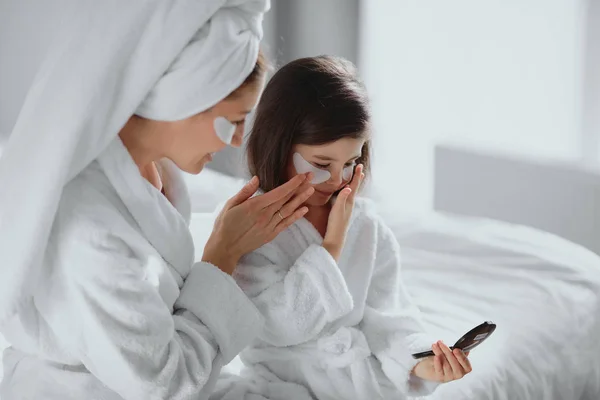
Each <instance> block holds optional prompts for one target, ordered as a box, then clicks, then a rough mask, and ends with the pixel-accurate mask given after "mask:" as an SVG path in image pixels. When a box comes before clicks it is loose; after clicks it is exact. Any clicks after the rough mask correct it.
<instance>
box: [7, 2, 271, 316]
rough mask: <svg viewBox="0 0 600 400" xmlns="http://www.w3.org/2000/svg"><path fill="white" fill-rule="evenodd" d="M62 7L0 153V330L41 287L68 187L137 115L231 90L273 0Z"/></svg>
mask: <svg viewBox="0 0 600 400" xmlns="http://www.w3.org/2000/svg"><path fill="white" fill-rule="evenodd" d="M40 1H42V0H40ZM68 4H69V7H64V8H65V9H64V14H65V17H64V20H63V23H62V25H61V27H60V28H57V29H60V32H59V33H58V34H57V35H56V38H55V41H54V43H53V44H52V45H51V46H50V48H48V49H47V56H46V59H45V60H44V61H43V63H42V65H41V67H40V69H39V71H38V74H37V76H36V78H35V80H34V82H33V84H32V86H31V89H30V91H29V93H28V95H27V98H26V100H25V103H24V105H23V107H22V109H21V112H20V114H19V118H18V120H17V122H16V124H15V127H14V129H13V131H12V133H11V135H10V139H9V141H8V143H7V144H6V146H5V148H4V151H3V155H2V158H1V159H0V255H1V256H0V257H1V259H0V260H1V262H0V264H1V265H2V267H1V268H0V326H2V324H3V323H4V322H5V321H6V320H7V319H9V318H10V317H11V316H12V315H13V314H14V313H16V312H17V310H18V308H19V306H24V305H26V304H29V303H30V302H31V297H32V296H33V294H34V292H35V291H36V289H37V288H38V283H39V277H40V275H41V274H42V271H40V268H39V267H40V266H41V265H42V263H41V258H42V256H43V254H44V250H45V248H46V245H47V241H48V236H49V233H50V228H51V225H52V223H53V221H54V217H55V214H56V210H57V207H58V203H59V199H60V196H61V193H62V191H63V188H64V186H65V185H66V184H67V182H68V181H70V180H71V179H73V178H74V177H75V176H76V175H77V174H79V173H80V172H81V171H82V170H83V169H84V168H85V167H86V166H87V165H88V164H89V163H90V162H91V161H92V160H94V159H95V158H96V157H97V156H98V155H99V154H100V153H101V152H102V151H103V150H104V149H105V148H106V146H107V145H108V144H109V143H110V141H111V140H112V139H113V138H114V137H115V136H116V135H117V133H118V131H119V130H120V128H121V127H122V126H123V125H124V124H125V122H126V121H127V119H128V118H129V117H130V116H131V115H133V114H134V113H136V112H137V113H138V114H140V115H142V116H146V117H149V118H152V119H161V120H177V119H183V118H186V117H189V116H192V115H194V114H196V113H198V112H200V111H203V110H205V109H207V108H208V107H210V106H212V105H214V104H216V103H217V102H219V101H220V100H222V99H223V98H225V97H226V96H227V95H228V94H229V93H231V92H232V91H233V90H234V89H235V88H236V87H237V86H239V85H240V84H241V83H242V82H243V80H244V79H245V78H246V77H247V76H248V75H249V74H250V72H251V71H252V69H253V67H254V64H255V62H256V58H257V53H258V45H259V41H260V38H261V36H262V30H261V21H262V14H263V13H264V12H265V11H266V10H267V8H268V0H202V1H162V0H149V1H126V2H123V1H120V0H103V1H92V0H82V1H70V2H69V3H68ZM27 6H28V7H30V6H31V2H28V3H27ZM13 28H14V27H13ZM0 29H1V28H0ZM0 34H10V35H18V34H19V33H18V32H14V31H10V32H4V31H2V30H0ZM7 56H9V55H7ZM17 193H18V195H16V194H17Z"/></svg>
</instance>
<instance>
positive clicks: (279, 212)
mask: <svg viewBox="0 0 600 400" xmlns="http://www.w3.org/2000/svg"><path fill="white" fill-rule="evenodd" d="M277 215H279V218H281V220H282V221H283V220H284V219H285V218H283V215H281V210H279V211H277Z"/></svg>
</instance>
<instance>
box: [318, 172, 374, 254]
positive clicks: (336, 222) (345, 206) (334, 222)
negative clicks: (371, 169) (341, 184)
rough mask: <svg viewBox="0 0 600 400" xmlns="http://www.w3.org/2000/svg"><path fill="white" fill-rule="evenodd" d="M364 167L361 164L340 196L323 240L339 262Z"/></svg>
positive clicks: (330, 214)
mask: <svg viewBox="0 0 600 400" xmlns="http://www.w3.org/2000/svg"><path fill="white" fill-rule="evenodd" d="M362 171H363V166H362V164H359V165H357V166H356V169H355V170H354V177H353V178H352V181H351V182H350V184H349V185H348V186H346V187H345V188H344V189H342V191H341V192H340V193H339V194H338V196H337V199H336V200H335V203H334V204H333V207H332V208H331V212H330V213H329V220H328V222H327V232H326V233H325V237H324V238H323V247H324V248H325V249H326V250H327V251H328V252H329V253H330V254H331V256H332V257H333V258H334V259H335V260H336V261H337V260H338V259H339V257H340V254H341V253H342V248H343V247H344V242H345V241H346V232H347V231H348V225H349V223H350V216H351V215H352V209H353V208H354V199H355V197H356V193H358V189H359V188H360V184H361V183H362V181H363V179H364V177H365V174H363V172H362Z"/></svg>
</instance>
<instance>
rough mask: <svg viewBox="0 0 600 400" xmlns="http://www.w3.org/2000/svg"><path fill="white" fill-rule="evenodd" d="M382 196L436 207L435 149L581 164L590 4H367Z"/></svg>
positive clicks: (365, 30)
mask: <svg viewBox="0 0 600 400" xmlns="http://www.w3.org/2000/svg"><path fill="white" fill-rule="evenodd" d="M362 7H363V10H362V14H361V15H362V17H363V18H364V19H363V20H362V21H361V24H362V38H361V53H360V66H361V69H362V74H363V76H364V78H365V81H366V83H367V86H368V88H369V90H370V93H371V96H372V103H373V114H374V127H375V135H376V136H375V168H376V171H375V175H374V183H375V185H374V186H375V189H376V191H377V192H378V193H379V194H380V195H384V196H387V197H394V198H396V199H400V202H401V203H402V204H403V205H404V206H407V207H410V208H419V209H426V208H430V207H431V205H432V190H433V146H434V144H435V143H437V142H440V141H443V142H448V141H459V142H468V143H469V144H471V145H476V146H478V147H483V148H491V149H494V150H496V151H501V152H509V153H513V154H519V155H525V156H531V157H535V158H553V159H563V160H576V159H579V158H580V157H581V153H582V149H581V135H580V130H581V113H580V108H581V98H582V90H581V85H582V82H581V79H582V69H583V67H582V48H583V46H582V43H583V39H582V37H583V25H582V23H583V19H582V15H583V12H582V8H583V3H582V1H581V0H486V1H481V0H453V1H447V0H427V1H424V0H379V1H363V2H362Z"/></svg>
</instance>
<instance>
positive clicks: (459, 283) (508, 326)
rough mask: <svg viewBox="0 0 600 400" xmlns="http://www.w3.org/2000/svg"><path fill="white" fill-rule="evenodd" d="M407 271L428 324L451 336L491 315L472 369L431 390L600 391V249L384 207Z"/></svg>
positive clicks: (464, 395)
mask: <svg viewBox="0 0 600 400" xmlns="http://www.w3.org/2000/svg"><path fill="white" fill-rule="evenodd" d="M382 213H383V214H384V215H385V216H386V220H387V221H388V223H389V224H390V225H391V227H392V229H393V230H394V232H395V233H396V235H397V238H398V240H399V242H400V245H401V248H402V257H403V268H404V275H403V276H404V279H405V283H406V285H407V286H408V289H409V291H410V292H411V294H412V295H413V297H414V300H415V302H416V303H417V304H418V305H419V307H420V309H421V310H422V312H423V314H424V318H425V321H426V323H427V324H428V327H429V329H430V331H432V332H435V333H437V334H438V335H439V337H441V338H442V339H444V340H445V341H446V342H447V343H453V342H454V341H455V340H456V339H458V337H460V336H461V335H462V334H463V333H464V332H466V331H467V330H469V329H470V328H472V327H473V326H475V325H476V324H479V323H481V322H483V321H484V320H492V321H494V322H496V323H497V325H498V328H497V330H496V332H495V333H494V335H493V336H492V337H490V339H489V340H488V341H487V342H486V343H484V344H483V345H482V346H481V347H479V348H477V349H475V350H474V351H473V352H472V353H471V360H472V363H473V366H474V372H473V373H472V374H470V375H468V376H467V377H465V378H464V379H462V380H460V381H456V382H452V383H449V384H446V385H442V386H440V388H439V389H438V390H437V391H436V392H435V393H434V395H433V396H431V398H432V399H495V400H500V399H502V400H514V399H535V400H537V399H540V400H541V399H552V400H564V399H573V400H577V399H585V400H588V399H589V400H592V399H599V398H600V390H599V388H598V383H599V382H600V359H599V357H598V356H599V355H600V351H599V349H600V346H598V344H597V343H596V342H597V341H598V339H599V335H598V332H599V330H598V329H599V324H598V319H599V317H600V308H599V304H600V301H599V296H600V290H599V288H600V258H599V257H598V256H597V255H595V254H593V253H591V252H589V251H588V250H586V249H584V248H582V247H579V246H577V245H575V244H572V243H570V242H567V241H565V240H563V239H560V238H558V237H555V236H552V235H550V234H547V233H544V232H540V231H537V230H534V229H529V228H525V227H522V226H516V225H508V224H503V223H500V222H497V221H490V220H483V219H469V218H462V217H451V216H444V215H439V214H437V215H436V214H434V215H430V216H428V217H419V218H413V219H406V218H403V217H402V216H399V215H397V214H395V213H394V212H393V211H392V210H391V209H388V210H386V209H382Z"/></svg>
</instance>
